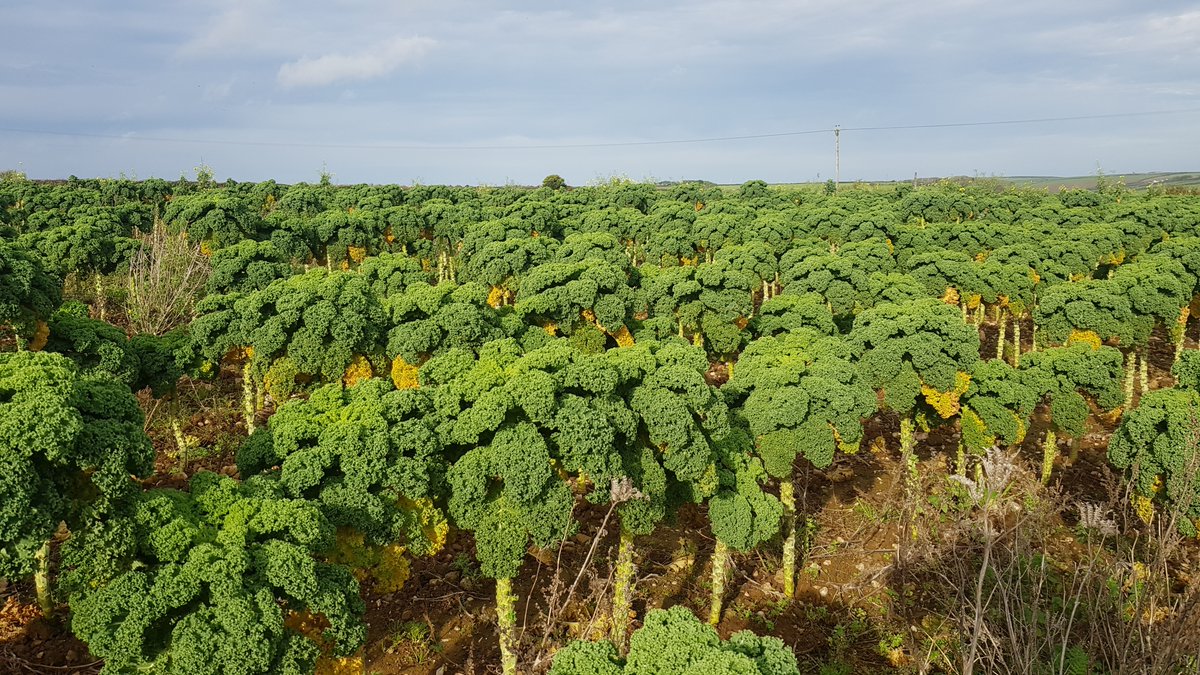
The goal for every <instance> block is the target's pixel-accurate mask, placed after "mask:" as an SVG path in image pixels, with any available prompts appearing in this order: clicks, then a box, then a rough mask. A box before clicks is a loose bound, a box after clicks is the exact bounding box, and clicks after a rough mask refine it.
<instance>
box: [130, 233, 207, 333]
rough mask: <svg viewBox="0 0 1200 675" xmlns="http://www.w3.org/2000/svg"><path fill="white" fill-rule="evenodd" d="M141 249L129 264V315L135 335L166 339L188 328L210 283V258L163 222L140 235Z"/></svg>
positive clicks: (196, 245) (198, 246) (197, 246)
mask: <svg viewBox="0 0 1200 675" xmlns="http://www.w3.org/2000/svg"><path fill="white" fill-rule="evenodd" d="M138 239H139V240H140V241H141V243H142V246H141V249H140V250H138V251H137V252H136V253H134V254H133V256H132V258H131V259H130V261H129V288H128V291H129V294H128V296H127V297H126V299H125V314H126V316H128V317H129V324H130V328H131V329H132V330H133V332H134V333H150V334H153V335H162V334H163V333H166V332H168V331H170V330H172V329H174V328H177V327H179V326H182V325H185V324H187V323H188V321H190V320H191V318H192V309H193V307H194V306H195V304H196V301H197V299H199V298H200V296H201V294H202V293H203V291H204V285H205V283H206V282H207V281H208V275H209V271H210V268H209V262H208V258H207V257H205V255H204V254H203V253H202V252H201V250H200V245H198V244H192V243H190V242H188V240H187V237H186V236H185V235H183V234H178V235H175V234H170V233H168V232H167V229H166V227H164V226H163V224H162V223H161V222H156V223H155V226H154V230H153V231H151V232H150V233H148V234H141V235H139V237H138Z"/></svg>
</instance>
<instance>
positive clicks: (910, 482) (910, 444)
mask: <svg viewBox="0 0 1200 675" xmlns="http://www.w3.org/2000/svg"><path fill="white" fill-rule="evenodd" d="M914 445H915V444H914V441H913V421H912V418H911V417H901V418H900V464H901V465H903V466H904V491H905V493H906V495H905V496H906V497H907V498H909V499H911V498H912V497H913V496H914V495H916V493H917V483H918V479H919V476H918V474H917V454H916V452H914Z"/></svg>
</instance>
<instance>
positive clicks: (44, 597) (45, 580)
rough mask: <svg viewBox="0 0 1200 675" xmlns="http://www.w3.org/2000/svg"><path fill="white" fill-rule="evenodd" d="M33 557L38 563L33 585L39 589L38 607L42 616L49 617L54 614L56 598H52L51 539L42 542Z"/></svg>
mask: <svg viewBox="0 0 1200 675" xmlns="http://www.w3.org/2000/svg"><path fill="white" fill-rule="evenodd" d="M33 557H34V564H35V565H36V568H35V569H34V572H33V587H34V589H36V591H37V602H38V607H41V608H42V616H44V617H46V618H47V619H49V618H50V617H51V616H53V615H54V600H52V599H51V598H50V541H49V540H46V541H45V542H42V546H41V547H40V548H39V549H38V550H37V553H35V554H33Z"/></svg>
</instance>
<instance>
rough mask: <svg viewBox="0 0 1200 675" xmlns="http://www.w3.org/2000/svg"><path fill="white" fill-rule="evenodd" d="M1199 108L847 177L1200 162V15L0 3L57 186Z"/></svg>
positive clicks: (23, 93) (533, 167)
mask: <svg viewBox="0 0 1200 675" xmlns="http://www.w3.org/2000/svg"><path fill="white" fill-rule="evenodd" d="M501 5H504V6H506V8H503V9H502V8H500V6H501ZM1187 109H1191V110H1192V112H1188V113H1180V114H1172V115H1159V116H1146V117H1130V118H1116V119H1101V120H1085V121H1072V122H1058V123H1042V124H1028V125H997V126H978V127H962V128H941V129H923V130H895V131H857V132H854V131H846V132H844V133H842V136H841V150H842V152H841V177H842V179H843V180H854V179H894V178H909V177H912V175H913V173H914V172H915V173H918V174H920V175H921V176H944V175H956V174H966V175H975V174H978V175H1002V176H1017V175H1033V174H1053V175H1081V174H1094V173H1095V172H1096V170H1097V167H1098V166H1099V167H1100V168H1102V169H1103V170H1104V171H1105V173H1115V174H1119V173H1127V172H1140V171H1180V170H1200V7H1198V6H1197V4H1196V3H1195V2H1194V1H1193V2H1175V1H1171V0H1158V1H1156V2H1134V1H1132V0H1130V1H1125V2H1115V1H1111V0H1054V1H1052V2H1046V1H1045V0H1038V1H1034V0H1004V1H997V0H988V1H973V0H925V1H923V2H896V1H892V2H881V1H879V0H857V1H855V2H838V1H837V0H794V1H790V2H789V1H786V0H737V1H735V0H688V1H686V2H675V1H660V2H653V3H650V2H641V1H629V2H605V1H590V2H577V1H571V0H558V1H556V2H551V1H548V0H547V1H542V2H522V3H513V2H509V3H500V2H487V1H484V0H436V1H435V0H415V1H414V0H392V1H386V0H324V1H323V2H308V1H305V0H288V1H285V0H176V1H171V2H163V1H162V0H155V1H153V2H151V1H149V0H122V1H121V2H112V1H111V0H75V1H72V2H28V1H27V2H20V1H19V0H17V1H14V0H8V1H7V2H5V3H4V6H3V8H2V9H0V128H3V130H2V131H0V170H2V169H8V168H14V169H20V170H23V171H25V172H26V173H27V174H28V175H29V176H30V177H34V178H59V177H66V176H67V175H70V174H74V175H77V176H80V177H117V176H120V175H125V176H130V177H137V178H147V177H151V176H158V177H163V178H171V179H174V178H178V177H179V176H180V175H181V174H187V175H189V176H192V175H194V168H195V167H196V166H198V165H200V164H202V163H203V164H205V165H207V166H210V167H211V168H212V170H213V171H214V173H215V174H216V176H217V178H219V179H222V178H225V177H232V178H235V179H238V180H263V179H267V178H275V179H276V180H279V181H281V182H296V181H301V180H306V181H315V180H317V178H318V177H319V175H320V173H321V171H322V169H323V167H324V169H325V170H327V171H328V172H329V173H331V174H333V179H334V181H335V182H338V183H356V182H373V183H383V182H389V183H392V182H394V183H403V184H408V183H413V182H418V183H426V184H429V183H453V184H489V185H501V184H505V183H519V184H529V183H537V182H540V181H541V179H542V177H543V176H545V175H547V174H550V173H558V174H561V175H562V176H563V177H564V178H566V179H567V182H568V183H570V184H573V185H582V184H586V183H589V182H592V181H596V180H598V179H603V178H605V177H609V176H614V175H616V176H625V177H629V178H632V179H635V180H642V179H647V178H653V179H656V180H678V179H689V178H701V179H708V180H714V181H718V182H730V183H737V182H742V181H745V180H748V179H752V178H762V179H765V180H768V181H772V182H792V181H809V180H818V179H819V180H825V179H826V178H829V177H832V175H833V172H834V157H833V154H834V153H833V136H832V134H831V133H819V134H809V135H796V136H781V137H774V138H767V139H752V140H737V141H721V142H710V143H691V144H667V145H642V146H619V147H601V148H595V147H593V148H578V147H576V148H551V149H530V148H528V147H525V148H524V149H520V148H513V149H499V150H496V149H446V148H447V146H475V147H476V148H477V147H478V146H531V145H580V144H603V143H618V142H642V141H663V140H677V139H695V138H710V137H723V136H741V135H755V134H771V133H779V132H792V131H803V130H810V129H827V128H831V127H832V126H834V125H841V126H842V127H867V126H871V127H874V126H892V125H921V124H940V123H957V122H977V121H996V120H1011V119H1029V118H1045V117H1063V116H1078V115H1104V114H1112V113H1126V112H1141V111H1161V110H1187ZM15 130H26V131H29V130H34V131H43V132H59V133H60V134H75V135H47V134H31V133H24V132H20V131H15ZM139 138H141V139H167V140H137V139H139ZM185 140H186V141H192V142H182V141H185ZM214 141H219V142H214ZM248 143H258V145H254V144H248ZM380 146H385V147H382V148H381V147H380ZM386 146H391V147H386ZM397 146H410V149H402V148H399V147H397ZM411 146H437V147H438V149H411Z"/></svg>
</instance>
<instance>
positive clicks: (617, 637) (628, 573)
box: [610, 526, 634, 656]
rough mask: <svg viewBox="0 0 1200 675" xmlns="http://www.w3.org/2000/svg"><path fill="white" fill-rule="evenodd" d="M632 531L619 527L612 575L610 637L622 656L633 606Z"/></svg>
mask: <svg viewBox="0 0 1200 675" xmlns="http://www.w3.org/2000/svg"><path fill="white" fill-rule="evenodd" d="M633 574H634V566H633V533H632V532H630V531H629V529H628V528H626V527H624V526H622V527H621V539H620V543H619V544H618V545H617V569H616V572H615V574H614V575H613V606H612V632H611V634H610V637H611V638H612V642H613V645H614V646H616V648H617V651H618V652H619V653H620V654H621V655H622V656H623V655H624V654H625V653H626V652H627V651H629V610H630V608H631V607H632V606H633Z"/></svg>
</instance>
